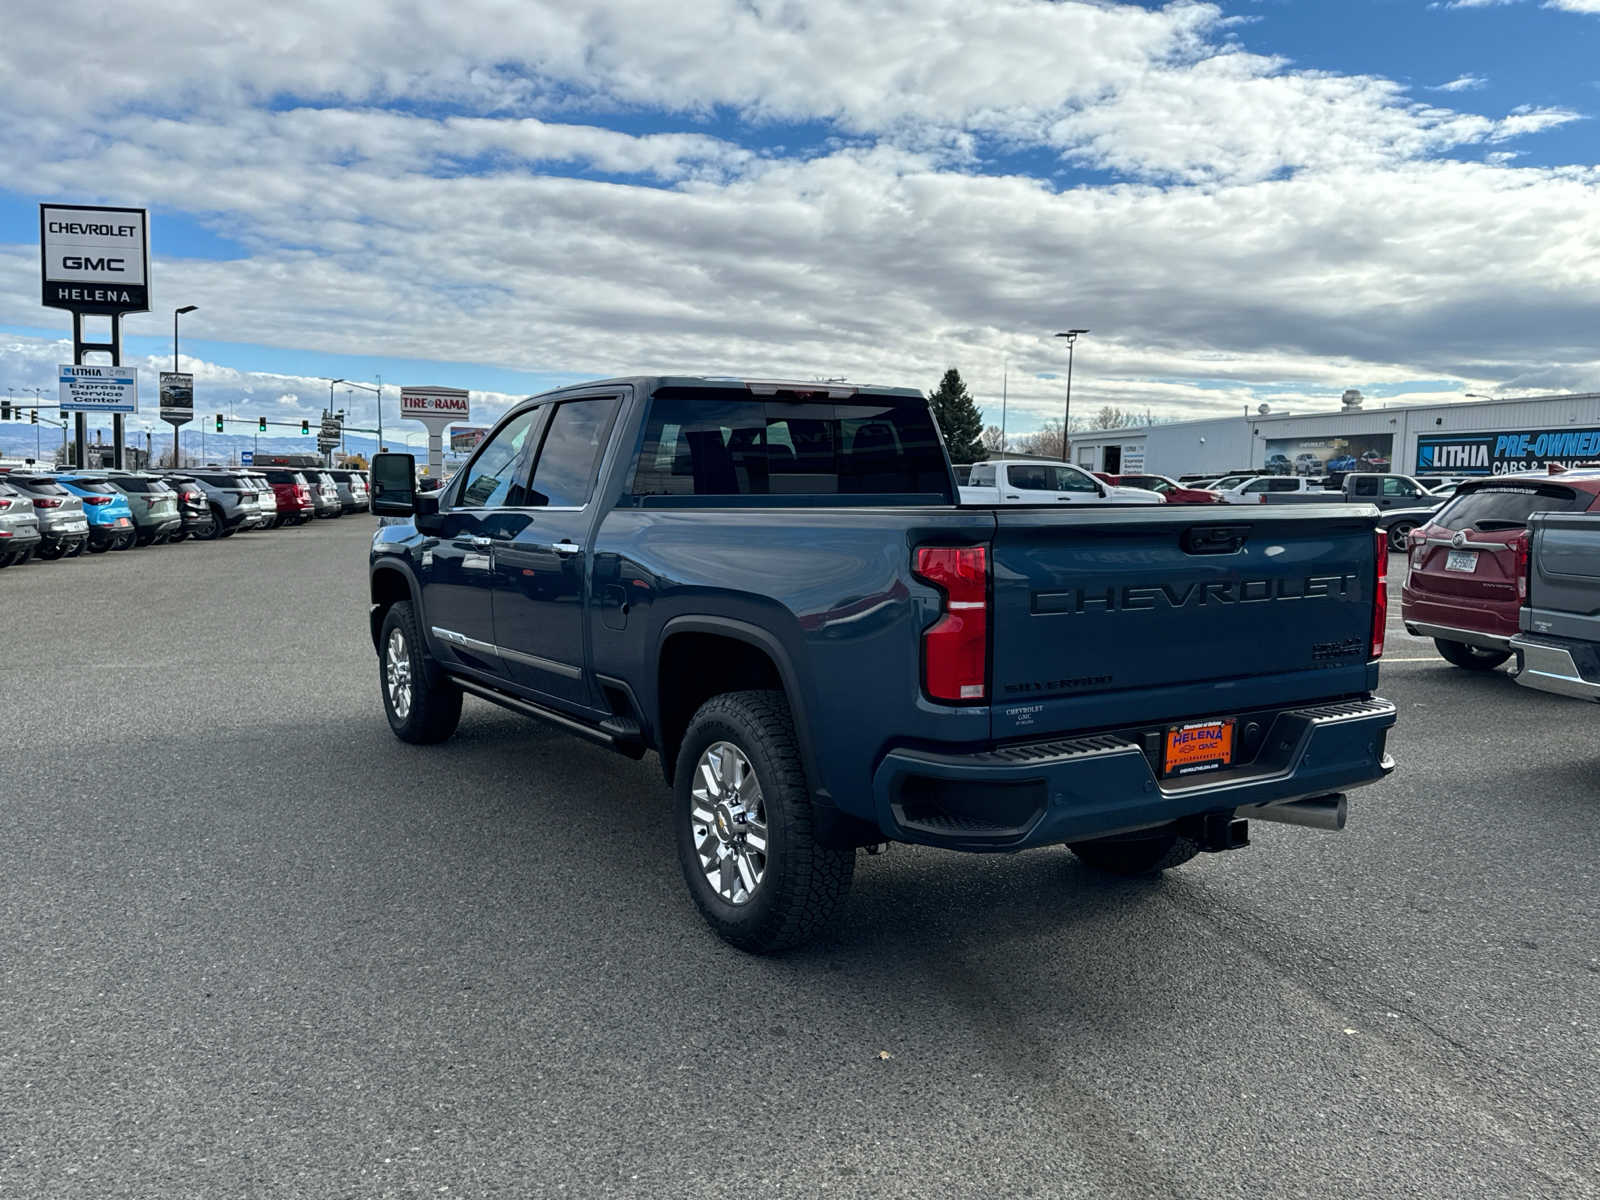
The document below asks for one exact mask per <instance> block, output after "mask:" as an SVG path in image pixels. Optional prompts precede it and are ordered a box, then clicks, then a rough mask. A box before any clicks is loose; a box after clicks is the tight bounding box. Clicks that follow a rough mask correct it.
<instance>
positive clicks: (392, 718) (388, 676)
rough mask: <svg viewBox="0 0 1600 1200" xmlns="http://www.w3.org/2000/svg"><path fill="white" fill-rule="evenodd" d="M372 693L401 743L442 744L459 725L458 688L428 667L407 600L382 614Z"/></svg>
mask: <svg viewBox="0 0 1600 1200" xmlns="http://www.w3.org/2000/svg"><path fill="white" fill-rule="evenodd" d="M378 690H379V691H380V692H381V693H382V694H383V711H384V714H385V715H386V716H387V717H388V718H389V728H390V729H392V730H393V731H394V735H395V737H397V738H399V739H400V740H401V741H402V742H410V743H411V744H412V745H414V746H430V745H433V744H434V743H435V742H442V741H444V740H445V739H446V738H447V737H449V736H450V735H451V734H452V733H454V732H455V731H456V726H457V725H458V724H460V722H461V689H460V688H458V687H457V686H456V685H455V684H453V683H451V682H450V681H449V680H448V679H446V678H444V676H443V674H442V673H441V672H439V671H438V670H436V669H434V668H433V667H432V666H431V665H430V664H429V662H428V656H427V649H426V647H425V645H424V643H423V641H422V630H421V628H420V627H419V626H418V624H417V618H416V615H415V613H413V612H412V609H411V604H410V602H409V601H401V602H400V603H399V604H395V605H393V606H391V607H390V609H389V611H388V612H387V613H385V614H384V617H383V631H382V632H381V633H380V634H379V635H378Z"/></svg>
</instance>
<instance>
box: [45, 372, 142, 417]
mask: <svg viewBox="0 0 1600 1200" xmlns="http://www.w3.org/2000/svg"><path fill="white" fill-rule="evenodd" d="M56 374H57V376H58V377H59V378H60V380H61V411H62V412H81V413H132V412H138V411H139V368H137V367H102V366H79V365H75V364H71V363H69V364H67V365H66V366H63V367H59V368H57V371H56Z"/></svg>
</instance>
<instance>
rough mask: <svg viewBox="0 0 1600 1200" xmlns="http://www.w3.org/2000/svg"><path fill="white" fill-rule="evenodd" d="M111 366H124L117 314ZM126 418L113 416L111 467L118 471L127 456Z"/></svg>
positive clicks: (114, 319)
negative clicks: (124, 423)
mask: <svg viewBox="0 0 1600 1200" xmlns="http://www.w3.org/2000/svg"><path fill="white" fill-rule="evenodd" d="M111 365H112V366H113V367H120V366H121V365H122V318H121V317H119V316H118V315H116V314H115V313H113V314H112V316H111ZM124 419H125V418H124V417H123V415H122V414H121V413H112V414H111V465H112V466H113V467H115V468H116V469H117V470H119V471H120V470H122V469H123V460H124V458H125V457H126V454H127V440H128V439H127V433H126V427H125V426H124V425H123V421H124Z"/></svg>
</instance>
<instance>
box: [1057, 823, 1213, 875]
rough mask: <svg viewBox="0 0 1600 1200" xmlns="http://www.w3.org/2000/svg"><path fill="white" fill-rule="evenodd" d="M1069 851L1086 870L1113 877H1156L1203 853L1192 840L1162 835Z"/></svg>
mask: <svg viewBox="0 0 1600 1200" xmlns="http://www.w3.org/2000/svg"><path fill="white" fill-rule="evenodd" d="M1067 848H1068V849H1069V850H1071V851H1072V853H1073V854H1075V855H1077V857H1078V861H1079V862H1081V863H1083V865H1084V866H1086V867H1092V868H1094V869H1095V870H1096V871H1105V872H1106V873H1108V874H1111V875H1156V874H1159V873H1160V872H1162V871H1166V870H1169V869H1171V868H1172V867H1180V866H1182V865H1183V864H1184V863H1186V862H1188V861H1189V860H1190V859H1191V858H1193V857H1194V856H1195V855H1196V854H1199V853H1200V844H1199V843H1198V842H1196V841H1194V840H1193V839H1192V838H1186V837H1181V836H1179V835H1178V834H1176V833H1161V832H1159V831H1156V832H1154V833H1152V834H1149V835H1146V836H1135V837H1125V838H1101V839H1099V840H1096V841H1092V842H1072V843H1069V845H1068V847H1067Z"/></svg>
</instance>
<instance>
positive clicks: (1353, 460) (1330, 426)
mask: <svg viewBox="0 0 1600 1200" xmlns="http://www.w3.org/2000/svg"><path fill="white" fill-rule="evenodd" d="M1072 461H1073V462H1075V463H1077V464H1078V465H1079V466H1083V467H1087V468H1088V469H1089V470H1091V471H1104V472H1106V473H1107V474H1111V475H1132V474H1138V473H1140V472H1144V471H1148V472H1150V473H1152V474H1156V475H1170V476H1172V477H1174V478H1176V477H1178V476H1179V475H1189V476H1199V475H1223V474H1228V473H1231V472H1238V471H1259V472H1262V473H1268V472H1276V473H1283V474H1300V475H1324V474H1327V473H1328V472H1330V471H1395V472H1398V473H1400V474H1403V475H1424V474H1448V475H1502V474H1505V473H1507V472H1510V471H1522V470H1532V469H1538V468H1542V467H1544V466H1546V465H1547V464H1549V463H1552V462H1554V463H1559V464H1561V465H1562V466H1569V467H1570V466H1574V465H1576V464H1578V463H1584V462H1597V461H1600V392H1584V393H1581V394H1579V395H1570V396H1533V397H1528V398H1526V399H1522V400H1462V401H1455V402H1453V403H1450V404H1403V405H1400V404H1395V405H1389V406H1387V407H1381V406H1380V407H1375V406H1373V405H1372V403H1371V402H1369V401H1366V400H1364V399H1363V397H1362V395H1361V393H1360V392H1356V391H1348V392H1346V393H1345V394H1344V403H1343V406H1342V408H1341V409H1340V410H1339V411H1337V412H1325V413H1306V414H1304V415H1300V414H1295V413H1277V412H1272V411H1270V410H1269V409H1268V407H1267V406H1266V405H1262V406H1261V408H1260V409H1259V410H1258V411H1257V412H1255V413H1252V414H1250V415H1249V416H1243V415H1241V416H1237V417H1213V418H1209V419H1207V420H1203V421H1179V422H1175V423H1173V424H1170V425H1146V426H1141V427H1137V428H1132V429H1103V430H1093V431H1090V432H1085V433H1075V434H1073V435H1072Z"/></svg>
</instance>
